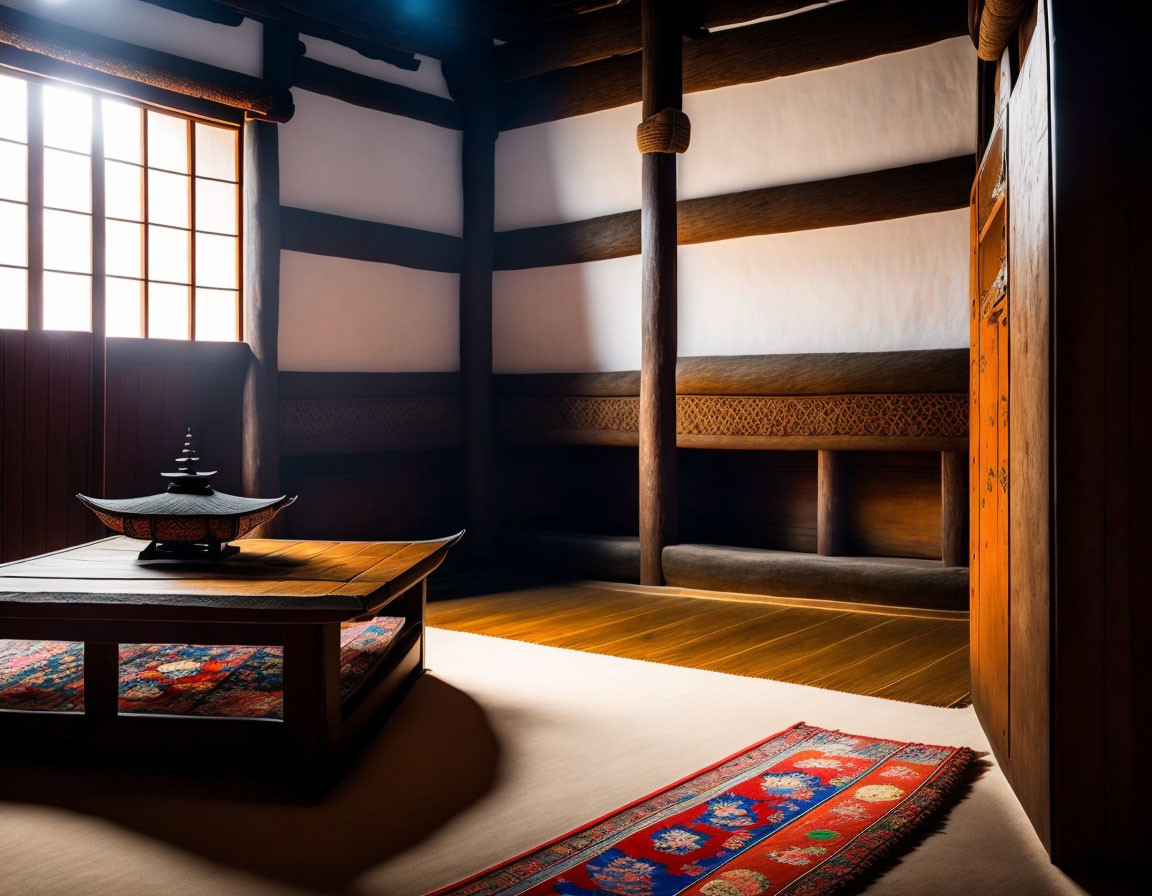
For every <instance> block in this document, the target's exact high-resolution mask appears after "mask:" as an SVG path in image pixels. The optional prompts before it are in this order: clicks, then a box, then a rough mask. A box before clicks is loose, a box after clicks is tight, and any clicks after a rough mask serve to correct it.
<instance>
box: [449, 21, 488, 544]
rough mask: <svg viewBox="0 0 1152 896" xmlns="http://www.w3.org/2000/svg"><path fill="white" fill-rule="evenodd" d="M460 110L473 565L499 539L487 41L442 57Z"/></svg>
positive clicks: (463, 366)
mask: <svg viewBox="0 0 1152 896" xmlns="http://www.w3.org/2000/svg"><path fill="white" fill-rule="evenodd" d="M444 77H445V80H446V81H447V82H448V88H449V90H450V91H451V92H452V95H453V97H454V98H455V100H456V102H457V104H458V105H459V107H460V111H461V113H462V115H463V144H462V146H461V152H460V157H461V174H462V188H463V189H462V193H463V206H464V209H463V243H464V253H463V258H462V263H461V267H460V391H461V400H462V405H463V435H464V470H465V502H464V509H465V525H466V528H467V530H468V538H467V542H466V545H467V549H468V556H469V557H470V559H471V560H472V561H473V562H474V563H477V564H485V563H490V562H492V560H493V559H494V557H495V552H496V541H497V536H498V515H497V514H498V510H497V503H498V490H497V483H496V475H497V473H496V414H495V397H494V394H493V392H494V389H493V381H492V265H493V259H494V253H495V250H494V237H495V215H496V137H497V134H498V131H497V129H496V109H497V103H498V95H497V92H496V82H495V80H494V79H493V77H492V54H491V43H490V42H487V41H486V42H483V43H481V44H476V45H473V46H472V47H471V48H470V51H469V52H468V53H467V54H466V55H464V56H461V57H458V58H456V59H453V60H451V61H448V60H446V61H445V62H444Z"/></svg>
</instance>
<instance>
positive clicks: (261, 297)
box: [243, 25, 296, 534]
mask: <svg viewBox="0 0 1152 896" xmlns="http://www.w3.org/2000/svg"><path fill="white" fill-rule="evenodd" d="M295 45H296V35H295V33H293V32H288V31H285V30H283V29H281V28H278V27H276V26H273V25H266V26H265V28H264V73H265V77H269V78H274V79H276V80H277V81H280V82H287V80H288V78H289V77H290V68H291V66H290V59H291V58H292V54H293V53H294V52H295ZM243 331H244V332H243V336H244V341H245V342H247V343H248V347H249V348H250V349H251V350H252V362H251V363H250V364H249V367H248V373H247V376H246V377H245V381H244V458H243V483H244V493H245V494H247V495H249V496H253V497H255V496H257V495H274V494H279V492H278V489H279V487H280V408H279V393H278V389H277V374H278V368H279V360H278V356H277V346H278V342H279V338H280V337H279V331H280V145H279V134H278V132H277V130H276V125H275V124H270V123H268V122H259V121H252V122H248V123H247V124H246V125H245V126H244V313H243ZM274 531H275V530H267V529H266V528H264V527H262V529H261V531H260V533H259V534H271V533H272V532H274Z"/></svg>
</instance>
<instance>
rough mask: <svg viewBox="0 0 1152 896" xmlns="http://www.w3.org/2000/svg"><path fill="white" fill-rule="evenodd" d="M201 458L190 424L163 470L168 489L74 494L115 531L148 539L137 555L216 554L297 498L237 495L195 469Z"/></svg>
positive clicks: (154, 557) (211, 473)
mask: <svg viewBox="0 0 1152 896" xmlns="http://www.w3.org/2000/svg"><path fill="white" fill-rule="evenodd" d="M199 460H200V458H199V456H197V454H196V449H195V448H193V447H192V430H191V429H189V430H188V432H187V434H186V435H185V436H184V449H183V450H182V451H181V452H180V456H179V457H177V458H176V464H177V467H176V472H174V473H162V474H161V475H162V476H163V477H164V478H165V479H167V480H168V491H166V492H164V493H162V494H159V495H149V496H148V497H147V498H124V499H104V498H89V497H88V496H87V495H77V496H76V497H77V498H79V499H80V501H81V502H82V503H83V504H84V505H85V506H86V507H88V508H89V509H91V510H92V512H93V513H95V514H96V516H97V517H98V518H99V520H100V522H102V523H103V524H104V525H105V526H107V527H108V528H109V529H111V530H112V531H113V532H118V533H120V534H121V535H127V536H128V537H129V538H140V539H148V540H149V541H150V544H149V545H148V547H146V548H145V549H144V550H142V551H141V552H140V559H141V560H197V559H203V560H219V559H221V558H223V557H228V556H230V555H232V554H235V553H236V552H237V551H239V550H240V548H239V547H237V546H236V545H234V544H229V542H230V541H234V540H235V539H237V538H242V537H244V536H245V535H247V534H248V533H249V532H251V531H252V530H253V529H255V528H256V527H257V526H259V525H262V524H263V523H266V522H268V521H269V520H270V519H272V517H274V516H276V514H277V513H279V512H280V511H281V510H283V509H284V508H285V507H287V506H288V505H289V504H291V503H292V502H293V501H295V500H296V496H295V495H293V496H292V497H288V496H287V495H281V496H280V497H279V498H241V497H239V496H237V495H228V494H225V493H224V492H218V491H216V490H215V489H213V488H212V477H213V476H215V475H216V471H215V470H211V471H204V470H197V469H196V463H197V462H198V461H199Z"/></svg>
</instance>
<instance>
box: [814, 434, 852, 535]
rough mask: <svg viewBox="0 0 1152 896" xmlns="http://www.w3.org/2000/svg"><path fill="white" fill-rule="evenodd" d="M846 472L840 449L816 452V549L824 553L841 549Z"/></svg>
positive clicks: (844, 515)
mask: <svg viewBox="0 0 1152 896" xmlns="http://www.w3.org/2000/svg"><path fill="white" fill-rule="evenodd" d="M846 473H847V471H846V470H845V465H844V456H843V454H842V453H841V452H840V451H827V450H821V451H817V452H816V552H817V553H818V554H822V555H824V556H825V557H838V556H841V555H843V554H844V553H845V547H846V545H847V539H846V537H845V526H844V524H845V521H846V516H847V514H846V513H845V510H846V509H847V503H848V502H847V495H846V494H845V489H846V485H847V483H846V478H847V477H846Z"/></svg>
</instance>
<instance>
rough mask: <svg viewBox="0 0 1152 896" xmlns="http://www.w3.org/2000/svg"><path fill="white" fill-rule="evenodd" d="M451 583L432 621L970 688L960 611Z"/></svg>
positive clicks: (853, 682) (944, 700)
mask: <svg viewBox="0 0 1152 896" xmlns="http://www.w3.org/2000/svg"><path fill="white" fill-rule="evenodd" d="M441 590H442V591H444V590H447V589H441ZM450 590H451V591H452V592H454V593H457V594H459V593H461V592H464V593H465V594H466V596H456V597H453V598H451V599H441V600H433V602H432V603H430V604H429V607H428V624H429V625H432V626H435V627H437V628H445V629H451V630H454V631H461V632H473V633H476V634H483V635H492V636H495V637H499V638H511V639H514V640H519V641H529V642H532V643H534V644H543V645H546V646H552V647H567V648H571V649H575V650H584V651H588V652H591V653H602V654H609V655H611V656H620V657H626V658H629V659H639V660H649V661H652V662H659V663H669V664H671V665H676V666H688V667H692V668H696V669H709V670H712V671H716V672H729V673H732V674H735V675H747V676H751V677H754V678H771V679H775V680H778V681H786V682H792V683H794V684H807V685H814V686H816V687H821V688H831V689H835V690H840V691H845V692H847V693H852V694H864V695H867V696H874V697H885V698H888V699H892V700H904V701H908V702H912V703H924V704H928V705H931V706H957V705H963V704H964V703H966V702H967V699H968V680H969V679H968V620H967V617H966V616H965V615H964V614H958V613H940V612H933V611H924V612H920V611H907V610H897V609H890V608H883V607H856V606H853V605H847V604H829V605H827V606H823V605H820V604H819V602H815V601H802V602H801V601H789V600H786V599H780V598H756V597H752V598H744V597H740V596H735V595H733V596H724V597H712V596H701V595H700V593H699V592H695V593H684V592H679V593H669V592H668V591H667V590H666V589H642V588H639V587H634V586H613V585H601V584H589V583H556V582H543V581H527V582H525V581H519V582H514V583H513V582H504V583H502V584H501V583H498V582H489V583H487V584H485V583H475V582H474V583H472V585H471V587H466V588H461V587H452V588H451V589H450ZM433 596H434V597H435V596H436V594H435V590H434V594H433Z"/></svg>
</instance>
